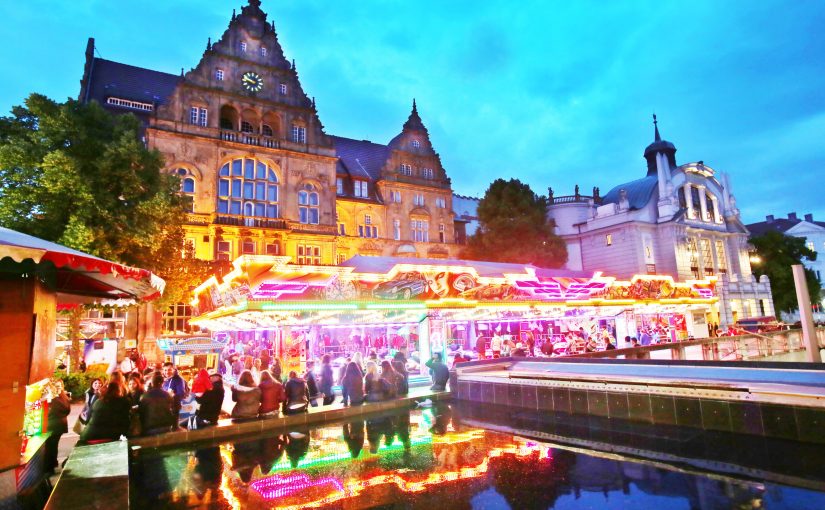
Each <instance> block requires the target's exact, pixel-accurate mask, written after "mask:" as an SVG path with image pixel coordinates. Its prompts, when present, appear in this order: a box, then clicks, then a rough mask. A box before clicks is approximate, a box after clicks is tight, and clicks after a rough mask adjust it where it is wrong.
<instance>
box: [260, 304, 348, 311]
mask: <svg viewBox="0 0 825 510" xmlns="http://www.w3.org/2000/svg"><path fill="white" fill-rule="evenodd" d="M357 309H358V305H356V304H352V303H341V304H332V303H330V304H324V303H281V304H275V303H272V304H270V303H264V304H262V305H261V310H264V311H277V310H284V311H286V310H293V311H304V310H357Z"/></svg>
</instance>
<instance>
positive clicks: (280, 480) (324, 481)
mask: <svg viewBox="0 0 825 510" xmlns="http://www.w3.org/2000/svg"><path fill="white" fill-rule="evenodd" d="M323 485H332V486H333V488H334V489H336V490H338V491H342V492H343V490H344V485H343V484H342V483H341V481H340V480H338V479H337V478H333V477H331V476H327V477H324V478H318V479H317V480H313V479H311V478H310V477H309V476H308V475H303V474H299V475H292V476H284V477H279V476H276V477H271V478H261V479H260V480H255V481H254V482H252V483H251V484H249V486H250V487H251V488H252V489H253V490H254V491H256V492H257V493H258V494H260V495H261V496H262V497H263V498H264V499H265V500H267V501H271V500H273V499H276V498H283V497H287V496H289V495H291V494H294V493H296V492H301V491H304V490H306V489H309V488H312V487H320V486H323Z"/></svg>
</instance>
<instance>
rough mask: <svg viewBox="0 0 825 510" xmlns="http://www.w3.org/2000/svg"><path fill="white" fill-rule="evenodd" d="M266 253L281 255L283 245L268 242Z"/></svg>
mask: <svg viewBox="0 0 825 510" xmlns="http://www.w3.org/2000/svg"><path fill="white" fill-rule="evenodd" d="M266 254H267V255H280V254H281V245H280V244H278V243H268V244H267V245H266Z"/></svg>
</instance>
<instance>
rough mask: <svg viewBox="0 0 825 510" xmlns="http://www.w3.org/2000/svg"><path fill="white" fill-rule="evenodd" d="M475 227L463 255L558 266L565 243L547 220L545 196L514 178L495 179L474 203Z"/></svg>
mask: <svg viewBox="0 0 825 510" xmlns="http://www.w3.org/2000/svg"><path fill="white" fill-rule="evenodd" d="M478 218H479V223H480V225H479V229H478V231H477V232H476V234H475V235H473V236H471V237H470V238H469V239H468V246H467V249H466V250H465V253H464V255H463V256H464V257H466V258H469V259H475V260H490V261H497V262H515V263H532V264H535V265H537V266H540V267H561V266H562V265H564V263H565V262H567V246H566V245H565V243H564V241H563V240H562V239H561V238H560V237H558V236H557V235H555V234H554V233H553V225H552V224H551V223H550V222H549V221H548V220H547V199H546V197H544V196H540V195H536V194H535V193H534V192H533V190H532V189H530V186H529V185H527V184H524V183H522V182H521V181H519V180H518V179H510V180H509V181H505V180H504V179H496V180H495V181H494V182H493V183H492V184H491V185H490V187H489V188H488V189H487V192H486V193H485V194H484V198H482V199H481V202H479V205H478Z"/></svg>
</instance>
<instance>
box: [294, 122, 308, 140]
mask: <svg viewBox="0 0 825 510" xmlns="http://www.w3.org/2000/svg"><path fill="white" fill-rule="evenodd" d="M292 141H293V142H295V143H306V141H307V130H306V128H305V127H304V126H298V125H294V126H292Z"/></svg>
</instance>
